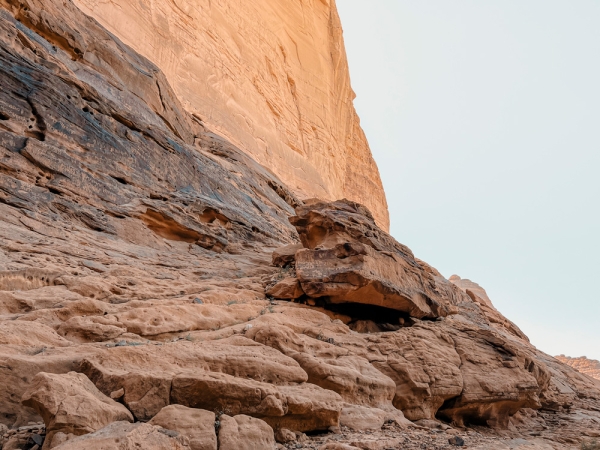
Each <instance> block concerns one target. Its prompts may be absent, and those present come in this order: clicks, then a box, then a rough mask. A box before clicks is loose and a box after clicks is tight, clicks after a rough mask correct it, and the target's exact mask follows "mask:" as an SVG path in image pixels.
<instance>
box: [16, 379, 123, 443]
mask: <svg viewBox="0 0 600 450" xmlns="http://www.w3.org/2000/svg"><path fill="white" fill-rule="evenodd" d="M21 401H22V403H23V404H24V405H26V406H29V407H31V408H33V409H35V410H36V411H37V412H38V413H39V414H40V416H42V418H43V419H44V422H45V424H46V439H47V440H48V442H49V443H50V445H51V446H55V445H52V444H53V442H54V439H58V440H61V439H64V438H65V437H67V436H80V435H82V434H88V433H92V432H94V431H97V430H99V429H101V428H104V427H105V426H106V425H109V424H111V423H112V422H118V421H129V422H133V416H132V415H131V413H130V412H129V411H128V410H127V408H125V407H124V406H123V405H121V404H119V403H117V402H115V401H114V400H111V399H110V398H108V397H106V396H105V395H103V394H102V393H101V392H100V391H99V390H98V389H97V388H96V386H94V384H93V383H92V382H91V381H90V380H89V379H88V378H87V377H86V376H85V375H83V374H81V373H76V372H69V373H67V374H50V373H44V372H40V373H38V374H37V375H36V376H35V377H34V378H33V380H32V384H31V386H30V387H29V389H28V390H27V392H25V394H24V395H23V398H22V399H21ZM56 435H59V436H56Z"/></svg>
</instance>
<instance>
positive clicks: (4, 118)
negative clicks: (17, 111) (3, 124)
mask: <svg viewBox="0 0 600 450" xmlns="http://www.w3.org/2000/svg"><path fill="white" fill-rule="evenodd" d="M8 119H10V117H9V116H8V115H6V114H4V113H3V112H0V120H8Z"/></svg>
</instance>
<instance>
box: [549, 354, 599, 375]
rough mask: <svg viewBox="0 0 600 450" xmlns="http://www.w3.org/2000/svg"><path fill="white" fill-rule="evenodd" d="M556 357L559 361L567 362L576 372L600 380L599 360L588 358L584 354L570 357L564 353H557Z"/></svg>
mask: <svg viewBox="0 0 600 450" xmlns="http://www.w3.org/2000/svg"><path fill="white" fill-rule="evenodd" d="M556 359H558V360H559V361H560V362H563V363H565V364H568V365H569V366H571V367H573V368H574V369H577V371H578V372H581V373H584V374H586V375H589V376H590V377H592V378H596V379H597V380H600V361H598V360H596V359H588V358H586V357H585V356H580V357H579V358H571V357H569V356H565V355H559V356H557V357H556Z"/></svg>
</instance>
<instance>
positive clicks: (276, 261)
mask: <svg viewBox="0 0 600 450" xmlns="http://www.w3.org/2000/svg"><path fill="white" fill-rule="evenodd" d="M303 248H304V247H303V245H302V244H288V245H285V246H283V247H279V248H277V249H275V250H274V251H273V256H272V262H273V265H274V266H278V267H287V266H293V265H294V264H295V263H296V252H297V251H298V250H302V249H303Z"/></svg>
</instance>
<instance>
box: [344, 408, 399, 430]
mask: <svg viewBox="0 0 600 450" xmlns="http://www.w3.org/2000/svg"><path fill="white" fill-rule="evenodd" d="M386 418H387V415H386V412H385V411H383V410H381V409H377V408H367V407H364V406H358V405H345V406H344V409H342V414H341V416H340V425H342V426H345V427H348V428H350V429H352V430H356V431H369V430H380V429H381V427H382V426H383V424H384V422H385V420H386Z"/></svg>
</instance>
